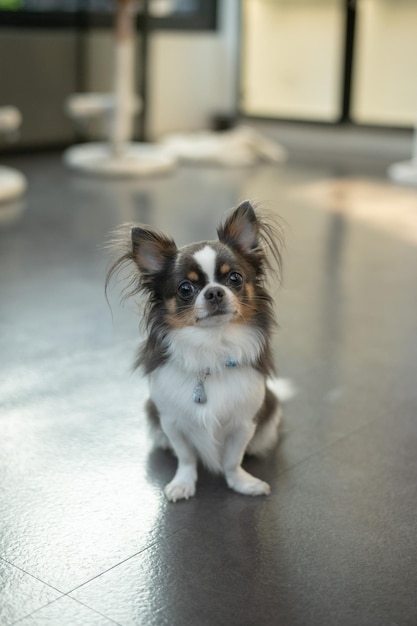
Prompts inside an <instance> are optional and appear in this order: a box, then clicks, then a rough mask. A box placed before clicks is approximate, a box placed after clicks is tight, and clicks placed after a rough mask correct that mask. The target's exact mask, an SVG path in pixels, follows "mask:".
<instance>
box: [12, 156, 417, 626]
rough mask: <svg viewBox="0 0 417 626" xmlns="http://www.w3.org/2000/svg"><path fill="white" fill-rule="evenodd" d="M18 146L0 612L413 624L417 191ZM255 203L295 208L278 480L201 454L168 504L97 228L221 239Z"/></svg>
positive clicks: (279, 170)
mask: <svg viewBox="0 0 417 626" xmlns="http://www.w3.org/2000/svg"><path fill="white" fill-rule="evenodd" d="M3 161H4V159H3ZM8 161H9V164H10V165H13V166H15V167H18V168H19V169H20V170H21V171H23V172H24V173H25V174H26V175H27V177H28V181H29V189H28V194H27V197H26V199H25V200H24V201H23V203H20V204H18V205H15V206H14V207H10V206H8V207H2V208H1V209H0V321H1V331H2V332H1V336H0V406H1V409H0V424H1V432H2V435H1V443H0V475H1V483H0V484H1V487H0V508H1V511H2V515H1V518H0V577H1V581H2V584H1V591H0V594H1V598H0V623H1V624H2V625H4V626H10V625H12V624H15V623H19V624H21V625H22V626H29V625H30V626H43V625H44V624H53V625H54V626H55V625H56V626H67V625H68V626H74V625H76V624H80V625H81V624H82V625H83V626H85V625H87V626H89V625H90V624H91V625H96V624H97V625H100V626H104V625H106V624H109V625H110V624H120V625H122V626H133V625H135V626H137V625H139V624H146V625H147V626H148V625H151V624H155V625H160V624H167V625H168V624H169V625H170V626H176V625H178V626H184V625H186V624H189V625H195V624H199V625H209V626H211V625H213V624H285V625H286V626H288V625H289V626H291V625H293V624H299V625H303V626H305V625H307V624H308V625H320V626H322V625H323V624H343V625H345V624H346V625H350V624H352V625H359V624H364V625H365V624H366V625H367V626H370V625H375V626H377V625H378V626H381V625H384V624H410V625H411V624H414V623H416V620H417V600H416V594H415V589H416V585H417V562H416V558H415V555H416V548H417V533H416V513H415V507H416V502H417V480H416V476H417V454H416V449H417V385H416V372H417V245H416V244H417V238H416V237H417V191H416V190H412V189H399V188H396V187H394V186H392V185H390V184H388V183H387V182H386V181H385V180H384V179H383V178H382V176H383V175H384V170H383V168H382V167H381V168H379V166H378V167H377V166H372V165H369V167H368V169H367V170H366V169H365V170H364V169H363V168H359V166H358V163H357V161H353V162H347V163H345V164H344V165H343V166H342V165H341V162H340V159H339V161H338V164H337V166H333V165H326V164H318V163H317V162H313V161H312V162H311V163H310V164H309V165H308V164H304V165H303V166H301V165H297V163H296V162H295V161H294V160H293V159H291V155H290V160H289V162H288V163H287V164H285V165H279V166H276V165H275V166H271V165H265V166H259V167H256V168H253V169H249V170H225V169H215V168H195V169H193V168H192V167H182V168H181V169H179V170H178V171H177V172H175V173H174V174H172V175H170V176H167V177H163V178H155V179H152V180H146V181H142V182H135V183H133V182H128V181H123V182H111V181H105V180H101V179H89V178H86V177H80V176H77V175H75V174H74V173H70V172H68V171H67V170H65V168H64V166H63V165H62V163H61V160H60V158H59V155H38V156H31V157H23V156H21V157H14V158H11V157H10V158H9V159H8ZM244 198H251V199H253V200H255V201H258V202H260V203H261V204H264V205H266V206H267V207H268V208H269V209H270V210H272V211H276V212H277V213H279V214H280V215H281V216H282V219H283V224H284V227H285V231H286V250H285V277H284V286H283V287H282V288H280V289H278V287H277V290H276V302H277V312H278V319H279V324H280V329H279V332H278V333H277V335H276V338H275V348H276V358H277V363H278V365H279V370H280V373H281V375H284V376H288V377H290V378H292V379H293V380H294V382H295V384H296V386H297V388H298V390H299V392H298V394H297V396H296V397H295V398H294V399H293V401H292V402H291V403H290V404H289V405H288V406H287V408H286V413H285V422H284V426H283V431H282V437H281V443H280V445H279V447H278V449H277V451H276V452H275V453H274V454H272V455H271V457H270V458H268V459H265V460H254V459H251V460H248V461H247V462H246V465H247V467H248V468H250V469H251V470H252V471H253V472H254V473H255V474H256V475H258V476H260V477H261V478H264V479H265V480H267V481H268V482H269V483H270V484H271V486H272V495H271V496H269V497H267V498H252V499H251V498H248V497H244V496H239V495H237V494H235V493H233V492H231V491H229V490H228V489H227V487H226V486H225V484H224V481H223V480H222V479H221V478H218V477H215V476H211V475H209V474H207V473H206V472H204V470H202V471H201V478H200V481H199V485H198V492H197V495H196V497H195V498H194V499H192V500H190V501H188V502H185V503H179V504H176V505H173V504H169V503H168V502H167V501H166V500H165V499H164V496H163V494H162V487H163V485H164V484H165V483H166V482H167V481H168V480H169V479H170V477H171V476H172V474H173V471H174V468H175V460H174V459H173V458H172V457H171V456H170V455H169V454H166V453H162V452H155V451H152V450H151V449H150V446H149V442H148V438H147V433H146V428H145V425H144V420H143V409H142V406H143V402H144V399H145V398H146V386H145V384H144V382H143V381H142V380H141V379H140V377H139V376H138V374H131V372H130V367H131V364H132V362H133V360H134V356H135V345H136V343H137V340H138V332H139V331H138V321H137V317H136V312H135V306H134V305H133V303H130V304H127V305H125V307H121V306H120V305H119V303H118V296H117V289H114V290H113V291H111V293H110V303H111V308H112V313H111V312H110V310H109V308H108V306H107V304H106V301H105V298H104V294H103V282H104V275H105V269H106V264H107V261H108V259H107V258H106V254H105V252H104V251H103V249H102V247H101V244H102V243H103V242H104V241H105V239H106V236H107V235H108V233H109V232H110V231H111V229H112V228H114V227H115V226H117V225H119V224H120V223H123V222H146V223H151V224H153V225H155V226H156V227H158V228H160V229H162V230H164V231H167V232H170V233H171V234H172V235H173V236H174V238H175V239H176V240H177V243H178V244H184V243H186V242H190V241H193V240H196V239H206V238H212V237H214V235H215V225H216V224H217V222H218V221H219V220H220V218H221V217H222V215H223V212H224V211H225V210H226V209H228V208H230V207H232V206H234V205H236V204H237V203H238V202H239V201H240V200H242V199H244ZM112 315H113V317H112Z"/></svg>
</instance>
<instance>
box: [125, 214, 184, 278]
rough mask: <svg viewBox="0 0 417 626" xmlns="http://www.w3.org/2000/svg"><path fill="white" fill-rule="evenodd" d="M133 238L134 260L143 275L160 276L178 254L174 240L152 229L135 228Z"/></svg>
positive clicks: (132, 231)
mask: <svg viewBox="0 0 417 626" xmlns="http://www.w3.org/2000/svg"><path fill="white" fill-rule="evenodd" d="M131 238H132V254H133V260H134V261H135V263H136V265H137V266H138V268H139V270H140V271H141V272H142V273H143V274H158V273H159V272H161V271H162V270H163V269H164V267H165V266H166V263H167V261H170V260H173V259H174V258H175V256H176V254H177V246H176V245H175V242H174V240H173V239H170V238H169V237H166V236H165V235H162V234H161V233H158V232H156V231H154V230H152V229H150V228H142V227H140V226H135V227H133V228H132V230H131Z"/></svg>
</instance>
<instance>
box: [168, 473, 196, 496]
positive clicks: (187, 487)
mask: <svg viewBox="0 0 417 626" xmlns="http://www.w3.org/2000/svg"><path fill="white" fill-rule="evenodd" d="M194 494H195V482H185V481H179V480H176V479H175V478H174V480H171V482H170V483H168V484H167V486H166V487H165V495H166V497H167V498H168V500H170V501H171V502H177V500H188V498H192V497H193V495H194Z"/></svg>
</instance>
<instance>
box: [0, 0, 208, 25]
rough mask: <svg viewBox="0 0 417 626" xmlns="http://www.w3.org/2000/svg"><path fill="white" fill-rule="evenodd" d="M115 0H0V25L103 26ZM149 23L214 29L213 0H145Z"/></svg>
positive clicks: (112, 11)
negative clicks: (146, 0)
mask: <svg viewBox="0 0 417 626" xmlns="http://www.w3.org/2000/svg"><path fill="white" fill-rule="evenodd" d="M115 4H116V1H115V0H0V25H1V26H14V27H20V26H21V27H33V28H45V27H53V28H59V27H64V28H65V27H83V26H84V27H85V26H88V27H104V28H106V27H107V28H109V27H111V26H112V24H113V14H114V10H115ZM144 4H147V5H148V15H149V27H150V28H151V29H172V30H215V29H216V27H217V0H148V2H147V3H143V2H138V3H137V6H138V20H140V19H141V17H142V16H143V9H142V11H141V6H142V7H143V6H144Z"/></svg>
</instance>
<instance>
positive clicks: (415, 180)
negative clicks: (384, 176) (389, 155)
mask: <svg viewBox="0 0 417 626" xmlns="http://www.w3.org/2000/svg"><path fill="white" fill-rule="evenodd" d="M388 176H389V177H390V178H391V180H394V181H395V182H397V183H403V184H405V185H417V161H403V162H402V163H394V165H391V166H390V167H389V168H388Z"/></svg>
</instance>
